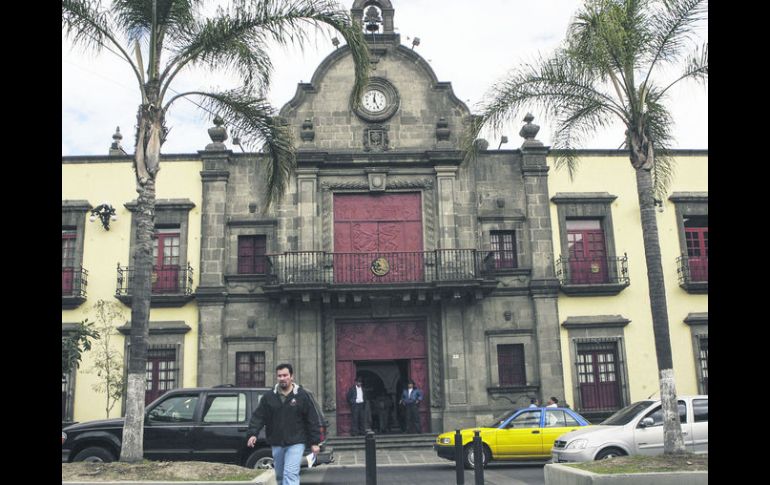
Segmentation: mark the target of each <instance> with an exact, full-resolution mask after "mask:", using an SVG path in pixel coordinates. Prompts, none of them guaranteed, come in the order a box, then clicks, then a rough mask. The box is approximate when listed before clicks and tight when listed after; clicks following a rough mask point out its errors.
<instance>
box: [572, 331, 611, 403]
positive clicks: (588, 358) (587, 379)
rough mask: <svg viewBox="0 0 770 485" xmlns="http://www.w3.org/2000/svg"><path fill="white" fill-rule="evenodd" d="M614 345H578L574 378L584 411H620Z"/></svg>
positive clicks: (605, 343) (604, 343) (602, 343)
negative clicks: (575, 376)
mask: <svg viewBox="0 0 770 485" xmlns="http://www.w3.org/2000/svg"><path fill="white" fill-rule="evenodd" d="M617 355H618V353H617V344H616V343H615V342H592V343H582V344H578V347H577V364H576V367H577V376H578V388H579V391H580V402H581V405H582V409H584V410H602V409H617V408H619V407H620V379H619V368H618V358H617Z"/></svg>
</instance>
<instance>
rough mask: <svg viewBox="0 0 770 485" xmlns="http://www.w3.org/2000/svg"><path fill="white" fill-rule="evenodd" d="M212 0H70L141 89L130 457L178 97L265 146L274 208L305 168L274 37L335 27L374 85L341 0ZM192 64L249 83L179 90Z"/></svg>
mask: <svg viewBox="0 0 770 485" xmlns="http://www.w3.org/2000/svg"><path fill="white" fill-rule="evenodd" d="M203 4H204V1H203V0H113V1H112V2H111V6H110V7H109V8H105V7H103V6H102V2H101V1H100V0H62V31H63V32H64V33H65V35H66V37H67V39H69V40H71V42H72V43H73V44H74V45H78V46H81V47H84V48H87V49H89V50H93V51H95V52H101V51H102V49H109V50H110V51H111V52H113V53H115V54H117V55H118V56H119V57H120V58H121V59H122V60H123V61H125V63H126V65H127V67H128V68H129V69H130V73H131V74H132V77H133V78H134V79H135V80H136V86H137V88H138V92H139V94H140V99H141V102H140V105H139V109H138V111H137V127H136V136H135V150H134V172H135V182H136V190H137V192H138V194H139V195H138V198H137V210H136V212H135V217H136V220H137V234H136V250H135V252H134V255H133V261H132V273H133V274H134V277H133V282H132V283H131V293H132V296H133V301H132V305H131V337H130V342H131V352H130V356H129V363H128V382H127V393H126V420H125V426H124V429H123V446H122V449H121V453H120V461H127V462H136V461H139V460H141V459H142V454H143V446H142V440H143V425H144V395H145V366H146V361H147V339H148V335H149V329H148V322H149V314H150V297H151V272H152V235H153V232H154V218H155V178H156V175H157V173H158V170H159V169H160V158H161V157H160V152H161V146H162V145H163V143H164V141H165V139H166V136H167V135H168V128H167V127H166V114H167V113H168V111H169V109H171V108H172V107H173V105H174V103H175V102H177V101H178V100H180V99H183V98H191V97H194V98H196V99H198V100H199V102H200V103H201V106H202V107H203V108H204V109H205V110H206V111H207V112H209V113H218V114H219V115H221V116H222V117H223V118H224V119H225V120H226V121H227V122H228V123H229V124H230V125H231V126H234V127H236V129H237V130H238V132H239V134H240V136H241V138H242V143H243V144H244V145H246V147H248V148H255V147H261V150H262V152H263V155H264V156H263V157H262V158H263V159H264V160H266V163H267V180H266V186H267V194H266V197H265V200H266V205H265V207H264V209H267V206H269V205H270V204H271V203H272V202H275V201H277V200H278V199H280V197H281V196H282V194H283V193H284V192H285V189H286V186H287V183H288V179H289V177H290V175H291V174H292V172H293V169H294V165H295V147H294V143H293V140H292V135H291V128H290V127H289V126H287V124H286V122H285V121H284V120H282V119H280V118H279V117H278V116H276V110H275V109H274V108H273V107H272V106H271V105H270V104H269V103H268V101H267V100H266V99H265V93H266V92H267V89H268V87H269V85H270V75H271V71H272V67H273V66H272V62H271V60H270V57H269V56H268V53H267V52H268V51H267V48H268V45H269V43H270V42H274V43H277V44H279V45H287V44H295V45H299V46H302V45H303V44H304V43H305V42H306V41H307V40H308V38H309V37H308V30H309V29H308V28H313V27H314V28H316V29H318V28H320V27H324V26H326V27H330V28H331V29H333V30H334V31H337V32H339V33H340V34H341V35H342V37H343V38H344V39H345V41H346V42H347V48H348V49H349V50H350V52H351V54H352V58H353V62H354V66H355V73H356V75H355V96H354V98H353V99H355V100H356V101H357V102H358V100H359V99H360V97H361V96H360V95H361V93H362V91H363V87H364V85H365V83H366V79H367V75H368V69H369V63H368V48H367V45H366V42H365V40H364V37H363V33H362V30H361V29H360V27H359V26H357V25H355V24H354V23H353V22H352V21H351V19H350V17H349V15H348V14H347V13H346V12H344V11H343V10H341V9H340V8H339V5H338V4H337V3H336V2H333V1H332V0H289V1H281V0H234V1H232V2H230V4H229V5H228V6H227V7H226V8H218V9H217V10H216V12H215V13H214V14H213V15H210V16H204V14H202V13H201V11H202V8H203ZM190 67H204V68H207V69H208V70H210V71H213V72H218V71H229V72H232V73H234V74H235V75H236V76H237V77H238V78H239V80H240V83H241V85H240V87H238V88H234V89H230V90H226V91H211V92H209V91H191V92H184V93H180V94H174V95H171V94H170V93H171V92H172V88H171V86H172V84H173V82H174V80H175V79H176V77H177V75H178V74H179V73H180V72H183V71H184V70H185V69H187V68H190Z"/></svg>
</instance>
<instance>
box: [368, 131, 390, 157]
mask: <svg viewBox="0 0 770 485" xmlns="http://www.w3.org/2000/svg"><path fill="white" fill-rule="evenodd" d="M389 144H390V141H389V139H388V129H387V127H385V126H382V125H375V126H371V127H367V128H364V151H366V152H371V151H382V152H384V151H387V150H389V149H390V146H389Z"/></svg>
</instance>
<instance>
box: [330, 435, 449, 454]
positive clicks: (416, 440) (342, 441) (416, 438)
mask: <svg viewBox="0 0 770 485" xmlns="http://www.w3.org/2000/svg"><path fill="white" fill-rule="evenodd" d="M437 436H438V433H423V434H376V433H375V435H374V439H375V441H376V444H377V449H378V450H384V449H398V450H426V449H428V450H429V449H432V448H433V443H435V442H436V437H437ZM326 444H327V445H328V446H332V447H334V451H348V450H364V449H365V439H364V436H337V437H333V438H332V437H329V438H327V440H326Z"/></svg>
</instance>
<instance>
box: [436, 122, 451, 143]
mask: <svg viewBox="0 0 770 485" xmlns="http://www.w3.org/2000/svg"><path fill="white" fill-rule="evenodd" d="M449 134H450V130H449V122H448V121H447V120H446V118H439V119H438V122H437V123H436V140H437V141H439V142H441V141H449Z"/></svg>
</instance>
